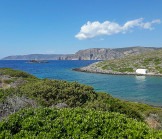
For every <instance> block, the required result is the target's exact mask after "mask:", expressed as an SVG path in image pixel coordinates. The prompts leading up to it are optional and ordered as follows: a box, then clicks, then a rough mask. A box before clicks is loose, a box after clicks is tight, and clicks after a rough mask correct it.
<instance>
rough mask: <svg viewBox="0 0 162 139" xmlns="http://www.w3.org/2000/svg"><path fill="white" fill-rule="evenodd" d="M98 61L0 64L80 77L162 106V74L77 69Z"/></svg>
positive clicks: (104, 88) (44, 75) (40, 74)
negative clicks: (125, 73)
mask: <svg viewBox="0 0 162 139" xmlns="http://www.w3.org/2000/svg"><path fill="white" fill-rule="evenodd" d="M94 62H96V61H77V60H73V61H57V60H56V61H49V63H42V64H38V63H32V64H31V63H30V64H29V63H27V61H23V60H22V61H21V60H20V61H10V60H6V61H3V60H0V67H8V68H13V69H18V70H23V71H26V72H28V73H31V74H33V75H35V76H37V77H38V78H42V79H43V78H49V79H59V80H67V81H77V82H79V83H82V84H87V85H90V86H93V87H94V88H95V90H96V91H98V92H106V93H109V94H111V95H112V96H114V97H117V98H120V99H124V100H130V101H135V102H142V103H147V104H150V105H154V106H162V77H155V76H147V77H145V76H133V75H107V74H95V73H83V72H77V71H73V70H72V69H73V68H79V67H83V66H87V65H89V64H91V63H94Z"/></svg>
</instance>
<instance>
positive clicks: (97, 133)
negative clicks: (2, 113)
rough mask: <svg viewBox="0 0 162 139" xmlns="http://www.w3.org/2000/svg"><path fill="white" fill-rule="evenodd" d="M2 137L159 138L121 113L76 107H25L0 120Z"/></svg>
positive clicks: (159, 135) (161, 135)
mask: <svg viewBox="0 0 162 139" xmlns="http://www.w3.org/2000/svg"><path fill="white" fill-rule="evenodd" d="M0 131H1V133H0V137H1V138H15V139H18V138H38V139H40V138H48V139H50V138H75V139H79V138H87V139H91V138H148V139H149V138H160V137H162V132H160V131H153V130H151V129H149V127H148V126H147V125H146V124H145V123H142V122H138V121H136V120H134V119H131V118H127V117H126V116H125V115H121V114H119V113H111V112H103V111H96V110H88V109H82V108H75V109H69V108H68V109H60V110H58V109H53V108H39V109H26V110H22V111H20V112H18V113H16V114H14V115H11V116H9V118H8V119H7V120H5V121H2V122H1V123H0Z"/></svg>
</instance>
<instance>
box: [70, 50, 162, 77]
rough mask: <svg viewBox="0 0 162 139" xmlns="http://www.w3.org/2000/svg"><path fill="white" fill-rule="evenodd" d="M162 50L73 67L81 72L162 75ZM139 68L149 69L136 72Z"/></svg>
mask: <svg viewBox="0 0 162 139" xmlns="http://www.w3.org/2000/svg"><path fill="white" fill-rule="evenodd" d="M161 57H162V50H156V51H152V52H146V53H143V54H139V55H134V56H127V57H125V58H120V59H114V60H107V61H100V62H96V63H93V64H91V65H89V66H86V67H82V68H76V69H73V70H75V71H80V72H90V73H102V74H113V75H149V76H162V58H161ZM137 69H147V71H148V72H147V73H146V74H139V73H136V70H137Z"/></svg>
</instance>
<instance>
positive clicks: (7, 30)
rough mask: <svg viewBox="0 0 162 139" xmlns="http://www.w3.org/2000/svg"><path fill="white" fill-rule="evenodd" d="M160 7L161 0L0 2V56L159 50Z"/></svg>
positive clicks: (33, 0) (161, 25) (161, 32)
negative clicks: (146, 48)
mask: <svg viewBox="0 0 162 139" xmlns="http://www.w3.org/2000/svg"><path fill="white" fill-rule="evenodd" d="M161 7H162V1H161V0H134V1H131V0H1V1H0V50H1V53H0V58H2V57H4V56H8V55H19V54H31V53H32V54H33V53H39V54H40V53H42V54H43V53H44V54H47V53H49V54H51V53H55V54H65V53H68V54H69V53H75V52H76V51H78V50H81V49H87V48H118V47H129V46H147V47H162V23H161V22H162V14H161V13H162V8H161ZM81 27H82V28H81Z"/></svg>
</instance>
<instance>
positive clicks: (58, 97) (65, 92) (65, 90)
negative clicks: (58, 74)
mask: <svg viewBox="0 0 162 139" xmlns="http://www.w3.org/2000/svg"><path fill="white" fill-rule="evenodd" d="M18 92H19V94H21V95H25V96H27V97H31V98H34V99H36V100H37V101H38V102H40V104H41V105H43V106H51V105H56V104H57V103H66V104H67V105H68V106H69V107H76V106H81V105H83V104H84V103H86V102H87V101H90V100H94V99H95V98H96V93H95V91H94V89H93V88H92V87H90V86H87V85H82V84H79V83H77V82H72V83H70V82H66V81H59V80H48V79H45V80H40V81H39V80H38V81H35V82H31V83H27V84H25V85H23V86H22V87H20V89H19V90H18Z"/></svg>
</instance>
